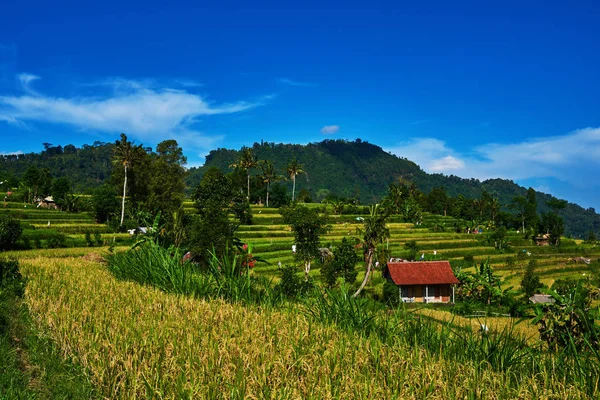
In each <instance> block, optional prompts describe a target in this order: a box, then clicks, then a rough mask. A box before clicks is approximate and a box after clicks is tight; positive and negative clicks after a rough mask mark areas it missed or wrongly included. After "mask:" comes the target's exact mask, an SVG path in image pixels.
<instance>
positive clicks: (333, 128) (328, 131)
mask: <svg viewBox="0 0 600 400" xmlns="http://www.w3.org/2000/svg"><path fill="white" fill-rule="evenodd" d="M339 130H340V127H339V125H325V126H324V127H322V128H321V133H322V134H323V135H335V134H336V133H338V131H339Z"/></svg>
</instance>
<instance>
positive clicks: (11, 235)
mask: <svg viewBox="0 0 600 400" xmlns="http://www.w3.org/2000/svg"><path fill="white" fill-rule="evenodd" d="M21 233H23V229H22V228H21V225H20V224H19V221H18V220H16V219H14V218H13V217H11V216H10V215H0V250H8V249H11V248H12V247H13V246H14V244H15V243H16V242H17V240H19V238H20V237H21Z"/></svg>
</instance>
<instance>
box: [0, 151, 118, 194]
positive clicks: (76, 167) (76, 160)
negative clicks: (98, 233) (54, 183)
mask: <svg viewBox="0 0 600 400" xmlns="http://www.w3.org/2000/svg"><path fill="white" fill-rule="evenodd" d="M113 154H114V144H113V143H104V142H99V141H96V142H94V144H92V145H87V144H84V145H83V146H81V147H80V148H78V147H75V146H74V145H72V144H68V145H66V146H64V147H63V146H53V145H52V144H50V143H44V150H43V151H41V152H40V153H27V154H9V155H3V156H0V175H1V178H2V179H9V180H11V181H13V182H11V183H13V184H14V185H13V186H17V185H16V184H17V183H18V180H19V179H20V178H21V177H23V175H24V174H25V172H26V171H27V169H28V168H29V167H31V166H36V167H38V168H40V169H46V168H47V169H48V170H49V171H50V173H51V174H52V176H53V177H54V178H60V177H66V178H68V179H69V181H70V182H71V184H72V185H73V190H74V191H75V192H77V193H90V192H91V191H92V190H93V189H95V188H97V187H99V186H101V185H102V184H103V183H104V182H106V181H108V180H109V179H110V177H111V172H112V156H113Z"/></svg>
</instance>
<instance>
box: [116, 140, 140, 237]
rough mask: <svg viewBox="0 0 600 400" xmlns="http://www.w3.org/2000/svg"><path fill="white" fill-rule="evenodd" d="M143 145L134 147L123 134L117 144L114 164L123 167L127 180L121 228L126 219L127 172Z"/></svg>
mask: <svg viewBox="0 0 600 400" xmlns="http://www.w3.org/2000/svg"><path fill="white" fill-rule="evenodd" d="M141 148H142V146H141V145H137V146H134V145H133V143H131V142H130V141H128V140H127V135H125V134H124V133H121V140H117V141H116V143H115V155H114V156H113V163H114V164H115V165H122V166H123V169H124V170H125V178H124V179H123V199H122V201H121V226H123V220H124V219H125V196H126V195H127V170H128V168H129V167H130V166H131V165H132V164H135V162H137V160H138V157H139V156H138V155H139V153H138V152H139V149H141Z"/></svg>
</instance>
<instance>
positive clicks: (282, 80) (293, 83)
mask: <svg viewBox="0 0 600 400" xmlns="http://www.w3.org/2000/svg"><path fill="white" fill-rule="evenodd" d="M277 82H279V83H281V84H284V85H289V86H301V87H317V86H319V85H317V84H316V83H310V82H300V81H295V80H292V79H288V78H279V79H277Z"/></svg>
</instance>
